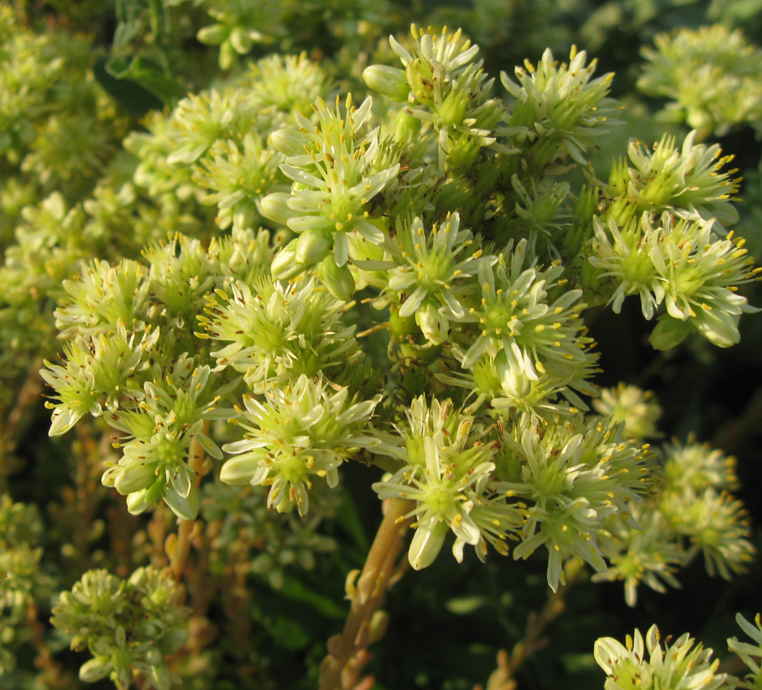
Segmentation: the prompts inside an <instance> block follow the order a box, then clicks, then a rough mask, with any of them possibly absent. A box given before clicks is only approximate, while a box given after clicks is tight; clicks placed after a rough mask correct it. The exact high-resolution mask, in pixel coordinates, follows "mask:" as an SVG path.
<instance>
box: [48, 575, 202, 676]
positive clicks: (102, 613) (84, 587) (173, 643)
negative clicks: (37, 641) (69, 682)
mask: <svg viewBox="0 0 762 690" xmlns="http://www.w3.org/2000/svg"><path fill="white" fill-rule="evenodd" d="M180 594H181V589H180V587H179V586H178V585H177V583H176V582H175V581H174V580H173V579H172V578H171V576H169V575H167V574H164V573H161V572H159V571H158V570H156V569H155V568H152V567H147V568H138V569H137V570H136V571H135V572H134V573H132V575H131V576H130V577H129V579H127V580H123V579H122V578H119V577H117V576H115V575H111V574H110V573H108V572H107V571H106V570H90V571H88V572H87V573H85V574H84V576H83V577H82V579H81V580H80V581H79V582H77V583H76V584H75V585H74V587H73V588H72V590H71V591H68V592H63V593H62V594H61V597H60V599H59V601H58V604H57V605H56V606H55V607H54V609H53V618H52V623H53V625H54V626H56V627H57V628H60V629H61V630H63V631H65V632H66V633H68V634H69V635H71V647H72V649H75V650H82V649H85V648H87V649H88V650H89V651H90V653H91V654H92V655H93V658H92V659H90V660H89V661H86V662H85V663H84V664H83V665H82V667H81V669H80V672H79V677H80V679H81V680H83V681H84V682H88V683H92V682H94V681H97V680H100V679H101V678H106V677H108V678H110V679H111V680H112V681H113V682H114V683H115V684H116V686H117V687H118V688H120V689H125V690H126V688H128V687H130V685H132V683H134V682H137V681H139V682H141V683H142V685H143V687H145V688H156V689H157V690H167V689H168V688H169V687H170V686H171V685H172V683H173V680H175V679H173V675H172V673H171V672H170V670H169V666H168V665H167V662H166V657H167V656H169V655H171V654H173V653H175V652H176V651H177V650H178V649H180V647H182V646H183V645H184V644H185V643H186V642H187V640H188V631H187V629H186V627H185V624H186V621H187V618H188V617H189V615H190V610H189V609H187V608H185V607H183V606H181V605H180Z"/></svg>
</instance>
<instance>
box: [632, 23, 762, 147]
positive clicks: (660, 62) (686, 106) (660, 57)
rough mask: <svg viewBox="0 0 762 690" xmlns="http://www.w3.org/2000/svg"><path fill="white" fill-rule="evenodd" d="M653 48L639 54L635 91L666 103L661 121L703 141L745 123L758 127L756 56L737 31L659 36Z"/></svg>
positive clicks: (707, 29) (760, 100)
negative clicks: (677, 124)
mask: <svg viewBox="0 0 762 690" xmlns="http://www.w3.org/2000/svg"><path fill="white" fill-rule="evenodd" d="M654 43H655V48H650V47H646V48H644V49H643V57H645V58H646V60H647V61H648V62H647V63H646V65H645V67H644V70H643V74H642V75H641V77H640V79H638V88H639V89H640V90H641V91H643V92H644V93H646V94H648V95H649V96H656V97H667V98H669V99H670V101H669V103H667V105H666V106H665V108H664V110H663V111H662V113H661V115H662V117H663V119H665V120H667V121H678V122H680V121H685V122H686V123H687V124H688V126H689V127H691V128H693V129H696V130H698V131H699V133H700V136H701V137H702V138H704V137H707V136H709V135H710V134H712V133H714V134H715V135H717V136H723V135H724V134H726V133H727V132H728V130H730V129H731V128H732V127H737V126H739V125H741V124H746V123H748V124H751V125H752V126H754V127H759V120H760V114H761V113H762V95H760V93H759V87H758V81H757V77H758V73H759V60H760V51H759V49H758V48H756V47H755V46H753V45H751V44H750V43H749V42H748V41H747V40H746V38H745V37H744V35H743V33H742V32H741V30H740V29H735V30H733V31H731V30H730V29H729V28H728V27H727V26H725V25H724V24H720V23H717V24H712V25H711V26H702V27H700V28H698V29H680V30H679V31H675V32H673V33H670V34H666V33H665V34H659V35H657V36H656V37H655V39H654Z"/></svg>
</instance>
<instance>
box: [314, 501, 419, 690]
mask: <svg viewBox="0 0 762 690" xmlns="http://www.w3.org/2000/svg"><path fill="white" fill-rule="evenodd" d="M410 508H411V505H410V502H409V501H406V500H403V499H400V498H392V499H389V501H388V502H387V504H386V514H385V515H384V519H383V521H382V522H381V525H380V526H379V528H378V532H377V533H376V538H375V539H374V541H373V545H372V546H371V548H370V551H369V553H368V557H367V559H366V561H365V566H364V567H363V570H362V573H361V574H360V577H359V579H358V580H357V586H356V587H353V586H351V585H349V586H348V587H347V594H348V595H349V596H350V598H351V602H352V603H351V606H350V610H349V614H348V616H347V620H346V622H345V624H344V630H343V632H342V633H340V634H338V635H334V636H333V637H332V638H331V639H329V640H328V656H326V658H325V659H324V660H323V664H322V667H321V669H320V690H346V689H347V688H351V687H353V686H354V685H355V684H356V679H357V675H358V674H359V671H360V668H361V666H362V663H364V662H365V661H367V653H365V649H366V647H367V646H368V644H370V642H371V640H370V622H371V618H372V616H373V614H374V612H375V611H377V610H378V609H379V607H380V606H381V602H382V601H383V598H384V595H385V593H386V590H387V589H388V587H389V584H390V580H391V578H392V575H393V574H394V571H395V564H396V562H397V556H398V555H399V553H400V551H401V549H402V547H403V545H404V541H405V533H406V532H407V529H408V527H409V526H410V522H411V521H412V518H408V519H405V515H406V514H407V513H409V512H410ZM353 661H354V662H355V663H353Z"/></svg>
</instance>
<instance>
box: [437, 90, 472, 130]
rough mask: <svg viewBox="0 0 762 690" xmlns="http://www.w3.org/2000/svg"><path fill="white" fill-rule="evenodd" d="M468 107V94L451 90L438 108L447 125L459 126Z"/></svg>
mask: <svg viewBox="0 0 762 690" xmlns="http://www.w3.org/2000/svg"><path fill="white" fill-rule="evenodd" d="M467 107H468V96H467V95H466V94H464V93H462V92H461V91H451V92H450V93H449V94H448V95H447V97H446V98H445V99H444V101H442V104H441V105H440V106H439V107H438V108H437V109H436V112H437V115H439V117H440V118H441V119H442V123H443V124H444V125H445V126H451V125H454V126H456V127H457V126H458V125H459V124H461V123H462V122H463V118H464V117H465V116H466V108H467Z"/></svg>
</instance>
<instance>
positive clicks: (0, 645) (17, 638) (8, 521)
mask: <svg viewBox="0 0 762 690" xmlns="http://www.w3.org/2000/svg"><path fill="white" fill-rule="evenodd" d="M42 533H43V525H42V521H41V520H40V515H39V512H38V510H37V507H36V506H34V505H27V504H24V503H20V502H14V501H12V500H11V498H10V496H9V495H8V494H6V493H3V494H0V628H1V629H2V636H0V677H2V676H6V677H7V676H8V675H9V674H11V672H12V671H13V670H14V668H15V667H16V650H17V648H18V647H20V646H21V645H22V644H23V643H24V641H25V638H26V633H25V630H24V623H25V622H26V620H27V617H28V614H29V610H30V607H32V606H34V604H35V601H39V600H44V599H45V598H47V597H49V596H50V593H51V589H52V585H53V581H52V578H51V577H50V574H49V573H48V572H46V570H45V569H44V568H43V567H41V561H42V556H43V549H42V547H41V546H40V545H39V544H40V542H41V540H42Z"/></svg>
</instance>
